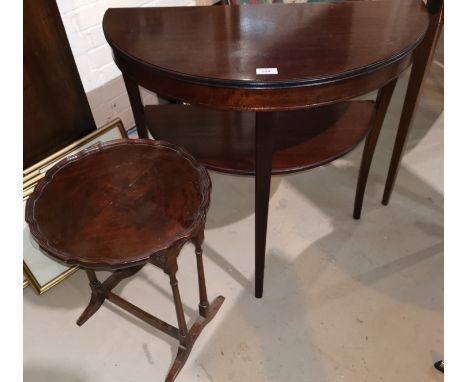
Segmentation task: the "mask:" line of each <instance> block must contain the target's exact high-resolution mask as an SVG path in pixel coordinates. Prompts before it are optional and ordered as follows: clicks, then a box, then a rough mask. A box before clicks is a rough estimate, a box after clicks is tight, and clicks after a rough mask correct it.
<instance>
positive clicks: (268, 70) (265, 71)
mask: <svg viewBox="0 0 468 382" xmlns="http://www.w3.org/2000/svg"><path fill="white" fill-rule="evenodd" d="M256 72H257V74H278V68H257V70H256Z"/></svg>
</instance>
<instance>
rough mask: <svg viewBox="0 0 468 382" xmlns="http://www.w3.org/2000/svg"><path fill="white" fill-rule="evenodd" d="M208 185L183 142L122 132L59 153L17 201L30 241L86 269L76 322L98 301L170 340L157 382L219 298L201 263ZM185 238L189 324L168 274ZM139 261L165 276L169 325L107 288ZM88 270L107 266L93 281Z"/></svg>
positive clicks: (180, 357)
mask: <svg viewBox="0 0 468 382" xmlns="http://www.w3.org/2000/svg"><path fill="white" fill-rule="evenodd" d="M210 190H211V181H210V178H209V176H208V173H207V171H206V170H205V168H204V167H203V166H201V165H200V164H199V163H197V162H196V161H195V159H194V158H193V157H192V156H191V155H189V154H188V153H186V152H185V151H184V150H181V149H180V148H178V147H177V146H175V145H173V144H171V143H166V142H162V141H154V140H147V139H145V140H130V139H124V140H115V141H109V142H106V143H103V144H99V145H98V146H97V147H92V148H89V149H86V150H84V151H81V152H80V153H78V154H76V155H73V156H69V157H67V158H65V159H64V160H62V161H60V162H59V163H57V164H56V165H55V166H54V167H52V168H51V169H50V170H48V171H47V174H46V176H45V177H44V178H43V179H42V180H41V181H40V182H39V183H38V185H37V186H36V188H35V189H34V192H33V193H32V195H31V196H30V197H29V199H28V201H27V204H26V221H27V222H28V224H29V227H30V230H31V234H32V235H33V237H34V238H35V240H36V241H37V242H38V243H39V246H40V247H41V248H42V249H43V250H44V251H45V252H46V253H47V254H48V255H50V256H51V257H52V258H54V259H56V260H58V261H60V262H63V263H66V264H70V265H79V266H81V267H83V268H85V269H86V273H87V275H88V278H89V285H90V287H91V300H90V302H89V305H88V306H87V308H86V309H85V310H84V312H83V313H82V314H81V316H80V318H79V319H78V321H77V324H78V325H80V326H81V325H83V324H84V323H85V322H86V321H87V320H88V319H89V318H90V317H91V316H92V315H93V314H94V313H96V311H97V310H98V309H99V308H100V307H101V305H102V304H103V302H104V300H106V299H107V300H109V301H111V302H112V303H114V304H116V305H118V306H119V307H121V308H122V309H124V310H126V311H128V312H129V313H131V314H133V315H135V316H137V317H138V318H140V319H141V320H143V321H145V322H147V323H148V324H150V325H151V326H153V327H155V328H157V329H159V330H161V331H163V332H164V333H166V334H168V335H170V336H171V337H174V338H176V339H177V340H178V341H179V348H178V352H177V356H176V358H175V360H174V363H173V365H172V367H171V368H170V370H169V373H168V375H167V378H166V381H173V380H174V379H175V378H176V376H177V375H178V373H179V371H180V370H181V369H182V367H183V366H184V364H185V362H186V360H187V358H188V356H189V354H190V352H191V350H192V347H193V345H194V343H195V341H196V339H197V338H198V336H199V335H200V333H201V331H202V330H203V328H204V327H205V326H206V325H207V324H208V323H209V322H210V321H211V320H212V319H213V317H214V316H215V314H216V313H217V312H218V310H219V308H220V307H221V304H222V303H223V301H224V297H222V296H219V297H217V298H216V299H215V300H214V301H213V303H211V304H209V303H208V297H207V292H206V285H205V275H204V270H203V260H202V243H203V230H204V226H205V220H206V213H207V210H208V206H209V202H210ZM187 242H192V243H193V244H194V246H195V254H196V259H197V261H196V262H197V272H198V287H199V294H200V304H199V314H200V315H199V317H198V319H197V320H196V321H195V323H194V324H193V325H192V327H191V328H190V329H189V330H188V329H187V324H186V321H185V316H184V311H183V306H182V302H181V298H180V294H179V288H178V282H177V278H176V272H177V256H178V255H179V252H180V250H181V248H182V247H183V245H184V244H185V243H187ZM147 263H151V264H152V265H155V266H156V267H158V268H161V269H162V270H163V271H164V272H165V273H166V274H167V275H168V276H169V280H170V284H171V287H172V293H173V297H174V304H175V311H176V315H177V323H178V327H177V328H176V327H174V326H172V325H170V324H168V323H166V322H164V321H162V320H160V319H159V318H157V317H154V316H152V315H150V314H149V313H147V312H145V311H144V310H142V309H140V308H138V307H137V306H135V305H133V304H131V303H130V302H128V301H126V300H124V299H123V298H122V297H119V296H118V295H116V294H115V293H113V292H112V289H114V288H115V287H116V286H117V284H118V283H119V282H120V281H122V280H123V279H125V278H127V277H130V276H132V275H134V274H135V273H137V272H138V271H139V270H140V269H141V268H143V267H144V266H145V265H146V264H147ZM95 270H108V271H112V272H113V273H112V275H111V276H109V277H108V278H107V279H106V280H105V281H103V282H101V281H99V280H98V278H97V277H96V273H95Z"/></svg>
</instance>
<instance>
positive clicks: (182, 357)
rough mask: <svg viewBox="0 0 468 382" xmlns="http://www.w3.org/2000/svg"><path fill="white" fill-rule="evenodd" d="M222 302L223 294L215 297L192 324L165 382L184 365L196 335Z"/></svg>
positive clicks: (170, 380) (216, 311)
mask: <svg viewBox="0 0 468 382" xmlns="http://www.w3.org/2000/svg"><path fill="white" fill-rule="evenodd" d="M223 302H224V297H223V296H218V297H216V299H215V300H214V301H213V303H212V304H210V306H209V308H208V309H207V310H206V317H203V316H199V317H198V319H197V321H195V323H194V324H193V325H192V327H191V328H190V330H189V332H188V334H187V346H185V347H184V346H179V349H178V350H177V356H176V358H175V360H174V363H173V364H172V366H171V368H170V370H169V373H168V374H167V377H166V382H172V381H174V380H175V379H176V377H177V375H178V374H179V372H180V371H181V370H182V368H183V367H184V365H185V362H186V361H187V359H188V357H189V355H190V352H191V351H192V348H193V345H194V344H195V341H196V340H197V338H198V336H199V335H200V333H201V332H202V330H203V329H204V327H205V326H206V325H207V324H208V323H209V322H210V321H211V320H212V319H213V317H214V316H215V315H216V313H218V310H219V308H220V307H221V305H222V304H223Z"/></svg>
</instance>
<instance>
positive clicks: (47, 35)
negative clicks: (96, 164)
mask: <svg viewBox="0 0 468 382" xmlns="http://www.w3.org/2000/svg"><path fill="white" fill-rule="evenodd" d="M23 36H24V37H23V121H24V124H23V168H27V167H29V166H31V165H33V164H34V163H36V162H38V161H39V160H41V159H43V158H45V157H47V156H49V155H50V154H52V153H54V152H56V151H57V150H59V149H61V148H63V147H65V146H67V145H68V144H70V143H72V142H74V141H75V140H77V139H79V138H81V137H83V136H85V135H86V134H88V133H90V132H91V131H93V130H95V129H96V125H95V123H94V119H93V116H92V114H91V109H90V107H89V104H88V101H87V99H86V94H85V92H84V89H83V85H82V83H81V80H80V76H79V74H78V70H77V68H76V64H75V61H74V59H73V54H72V52H71V49H70V45H69V43H68V39H67V35H66V33H65V29H64V27H63V24H62V19H61V17H60V13H59V10H58V8H57V4H56V3H55V1H53V0H23Z"/></svg>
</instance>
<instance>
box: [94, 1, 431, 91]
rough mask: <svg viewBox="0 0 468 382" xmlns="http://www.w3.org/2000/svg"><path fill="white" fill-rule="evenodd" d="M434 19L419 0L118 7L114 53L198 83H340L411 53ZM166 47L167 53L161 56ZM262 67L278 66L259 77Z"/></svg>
mask: <svg viewBox="0 0 468 382" xmlns="http://www.w3.org/2000/svg"><path fill="white" fill-rule="evenodd" d="M428 23H429V19H428V14H427V10H426V9H425V6H424V4H423V3H422V1H418V0H415V1H410V0H380V1H350V2H342V3H313V4H277V5H252V6H250V5H241V6H211V7H171V8H113V9H109V10H107V12H106V14H105V16H104V21H103V29H104V33H105V36H106V39H107V41H108V42H109V44H110V45H111V47H112V48H113V50H114V55H116V54H117V55H121V56H123V57H126V58H127V59H130V60H133V61H136V62H138V63H140V64H143V65H144V66H147V67H148V68H150V69H151V70H153V71H158V72H160V73H162V74H164V75H168V76H172V77H175V78H177V79H179V80H184V81H189V82H194V83H197V84H206V85H215V86H216V85H218V86H223V87H241V88H266V89H276V88H280V87H284V86H287V87H291V86H308V85H318V84H325V83H330V82H334V81H340V80H342V79H344V78H350V77H355V76H359V75H361V74H363V73H368V72H371V71H375V70H378V69H380V68H382V67H385V66H387V65H389V64H391V63H393V62H395V61H398V60H400V59H401V58H402V57H404V56H407V55H409V54H411V53H412V51H413V50H414V49H415V47H416V46H417V45H418V44H419V43H420V41H421V40H422V38H423V37H424V34H425V32H426V29H427V27H428ZM161 52H164V54H161ZM257 68H276V69H277V74H275V75H257V74H256V69H257Z"/></svg>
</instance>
